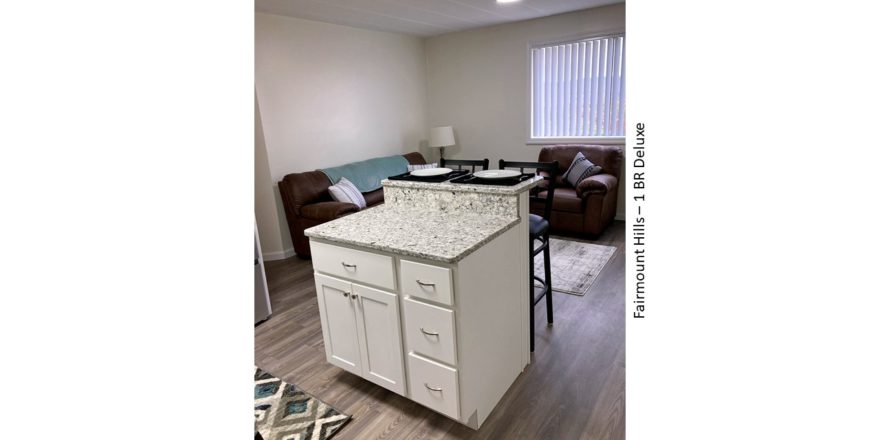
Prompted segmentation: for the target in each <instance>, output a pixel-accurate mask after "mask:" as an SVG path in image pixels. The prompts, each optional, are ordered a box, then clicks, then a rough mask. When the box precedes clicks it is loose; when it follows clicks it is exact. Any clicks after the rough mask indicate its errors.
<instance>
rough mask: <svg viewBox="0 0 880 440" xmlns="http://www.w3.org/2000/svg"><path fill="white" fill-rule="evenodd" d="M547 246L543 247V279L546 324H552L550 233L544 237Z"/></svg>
mask: <svg viewBox="0 0 880 440" xmlns="http://www.w3.org/2000/svg"><path fill="white" fill-rule="evenodd" d="M544 240H545V243H547V247H545V248H544V280H545V281H546V282H547V283H546V287H547V293H545V294H544V295H545V297H546V298H547V300H546V301H547V324H549V325H553V282H552V280H551V279H550V234H549V233H548V234H547V236H546V237H545V238H544Z"/></svg>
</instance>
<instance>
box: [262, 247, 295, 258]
mask: <svg viewBox="0 0 880 440" xmlns="http://www.w3.org/2000/svg"><path fill="white" fill-rule="evenodd" d="M294 255H296V251H294V250H293V248H287V249H285V250H283V251H278V252H264V253H263V261H276V260H286V259H288V258H290V257H292V256H294Z"/></svg>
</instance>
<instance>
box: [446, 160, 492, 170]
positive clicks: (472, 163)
mask: <svg viewBox="0 0 880 440" xmlns="http://www.w3.org/2000/svg"><path fill="white" fill-rule="evenodd" d="M446 165H458V169H459V170H460V169H461V167H462V166H466V167H471V172H472V173H473V172H475V171H477V167H483V170H488V169H489V159H483V160H465V159H444V158H442V157H441V158H440V168H446Z"/></svg>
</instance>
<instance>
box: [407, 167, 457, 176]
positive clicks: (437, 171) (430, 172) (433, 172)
mask: <svg viewBox="0 0 880 440" xmlns="http://www.w3.org/2000/svg"><path fill="white" fill-rule="evenodd" d="M451 172H452V168H425V169H423V170H415V171H411V172H410V174H411V175H413V176H422V177H427V176H441V175H443V174H449V173H451Z"/></svg>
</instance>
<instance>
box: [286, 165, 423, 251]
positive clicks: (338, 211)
mask: <svg viewBox="0 0 880 440" xmlns="http://www.w3.org/2000/svg"><path fill="white" fill-rule="evenodd" d="M403 157H404V158H405V159H406V160H407V161H409V163H410V164H412V165H423V164H425V158H424V157H423V156H422V154H421V153H418V152H413V153H407V154H404V155H403ZM328 188H330V179H328V178H327V175H325V174H324V173H322V172H320V171H306V172H304V173H292V174H288V175H286V176H284V179H282V180H281V181H280V182H278V189H279V190H280V191H281V202H282V203H283V204H284V214H285V215H286V216H287V227H288V228H289V229H290V238H291V239H293V249H294V250H295V251H296V254H297V255H298V256H299V257H300V258H309V257H311V256H312V251H311V249H310V248H309V239H308V237H306V236H305V233H304V232H303V231H305V230H306V229H308V228H311V227H312V226H317V225H320V224H321V223H326V222H329V221H330V220H334V219H337V218H339V217H342V216H345V215H348V214H351V213H353V212H357V211H358V208H357V205H353V204H351V203H341V202H337V201H335V200H333V198H332V197H330V191H329V190H328ZM364 199H366V201H367V208H370V207H372V206H376V205H379V204H381V203H384V202H385V197H384V195H383V192H382V188H379V189H377V190H375V191H370V192H368V193H364Z"/></svg>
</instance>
